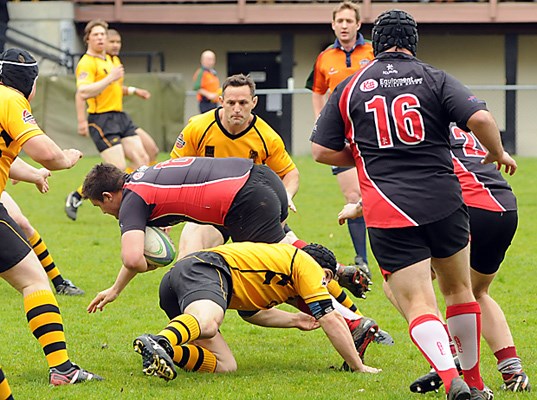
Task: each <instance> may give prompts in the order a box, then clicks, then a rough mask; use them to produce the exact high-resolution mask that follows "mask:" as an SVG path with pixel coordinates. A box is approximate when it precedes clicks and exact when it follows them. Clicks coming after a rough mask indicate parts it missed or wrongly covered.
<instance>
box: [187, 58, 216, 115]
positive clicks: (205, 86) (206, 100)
mask: <svg viewBox="0 0 537 400" xmlns="http://www.w3.org/2000/svg"><path fill="white" fill-rule="evenodd" d="M200 63H201V66H200V67H199V68H198V69H197V70H196V73H195V74H194V78H193V81H194V90H195V91H196V92H197V95H196V97H197V99H198V103H199V107H200V112H201V113H204V112H206V111H209V110H213V109H215V108H216V106H217V104H218V99H219V97H220V93H221V92H220V80H219V79H218V76H216V70H215V69H214V66H215V64H216V55H215V54H214V52H213V51H211V50H205V51H204V52H203V53H201V58H200Z"/></svg>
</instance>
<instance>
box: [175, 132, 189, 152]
mask: <svg viewBox="0 0 537 400" xmlns="http://www.w3.org/2000/svg"><path fill="white" fill-rule="evenodd" d="M185 144H186V142H185V139H183V132H181V133H180V134H179V136H177V140H176V141H175V147H177V148H178V149H182V148H183V147H184V146H185Z"/></svg>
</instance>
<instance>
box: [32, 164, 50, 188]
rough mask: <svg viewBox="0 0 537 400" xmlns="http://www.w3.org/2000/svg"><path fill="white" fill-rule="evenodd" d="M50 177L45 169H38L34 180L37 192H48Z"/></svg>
mask: <svg viewBox="0 0 537 400" xmlns="http://www.w3.org/2000/svg"><path fill="white" fill-rule="evenodd" d="M50 175H51V173H50V171H49V170H48V169H46V168H39V169H38V170H37V174H36V180H35V181H34V184H35V186H36V187H37V190H39V191H40V192H41V193H47V192H48V189H49V187H48V179H47V178H48V177H49V176H50Z"/></svg>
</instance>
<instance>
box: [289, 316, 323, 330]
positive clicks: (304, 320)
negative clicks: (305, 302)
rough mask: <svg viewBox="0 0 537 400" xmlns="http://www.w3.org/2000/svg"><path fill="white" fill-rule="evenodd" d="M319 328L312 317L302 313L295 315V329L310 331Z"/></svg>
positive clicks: (317, 322)
mask: <svg viewBox="0 0 537 400" xmlns="http://www.w3.org/2000/svg"><path fill="white" fill-rule="evenodd" d="M320 326H321V324H319V321H317V320H316V319H315V318H314V317H313V316H311V315H308V314H306V313H303V312H299V313H296V314H295V327H296V328H297V329H300V330H301V331H312V330H314V329H317V328H319V327H320Z"/></svg>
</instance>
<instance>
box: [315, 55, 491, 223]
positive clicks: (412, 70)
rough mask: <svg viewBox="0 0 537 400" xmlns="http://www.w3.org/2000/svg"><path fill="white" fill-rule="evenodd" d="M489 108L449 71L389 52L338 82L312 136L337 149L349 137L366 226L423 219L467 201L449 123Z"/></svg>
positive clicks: (460, 121)
mask: <svg viewBox="0 0 537 400" xmlns="http://www.w3.org/2000/svg"><path fill="white" fill-rule="evenodd" d="M485 109H486V106H485V104H484V103H483V102H482V101H479V100H478V99H477V98H476V97H475V96H473V95H472V93H471V92H470V91H469V90H468V89H467V88H466V87H465V86H464V85H462V84H461V83H460V82H459V81H457V80H456V79H455V78H453V77H452V76H450V75H449V74H447V73H446V72H444V71H441V70H438V69H435V68H434V67H431V66H430V65H428V64H425V63H423V62H421V61H420V60H418V59H416V58H415V57H412V56H410V55H407V54H405V53H400V52H384V53H381V54H380V55H378V56H377V57H376V59H375V60H373V61H372V62H371V63H370V64H369V65H368V66H366V67H364V68H363V69H362V70H360V71H358V72H357V73H356V74H354V75H353V76H352V77H349V78H348V79H346V80H345V81H343V82H342V83H341V84H340V85H338V86H337V88H336V90H335V91H334V93H333V94H332V96H331V97H330V99H329V100H328V103H327V104H326V106H325V107H324V109H323V110H322V111H321V114H320V116H319V118H318V120H317V122H316V125H315V127H314V129H313V133H312V136H311V139H310V140H311V141H313V142H314V143H317V144H319V145H321V146H324V147H327V148H329V149H332V150H336V151H340V150H342V149H343V148H344V146H345V140H347V141H348V142H349V143H350V146H351V150H352V153H353V156H354V159H355V161H356V167H357V169H358V177H359V181H360V189H361V191H362V197H363V200H362V201H363V204H364V218H365V221H366V225H367V226H368V227H370V228H402V227H410V226H419V225H424V224H428V223H432V222H435V221H439V220H441V219H443V218H445V217H447V216H449V215H450V214H451V213H453V212H454V211H455V210H457V209H458V208H459V207H460V206H461V205H462V203H463V200H462V196H461V188H460V185H459V182H458V180H457V177H456V176H455V173H454V171H453V163H452V160H451V155H450V143H449V134H450V131H449V124H450V121H456V122H457V125H459V126H460V127H461V128H463V129H465V128H466V123H467V121H468V119H469V118H470V116H472V114H474V113H475V112H476V111H478V110H485Z"/></svg>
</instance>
